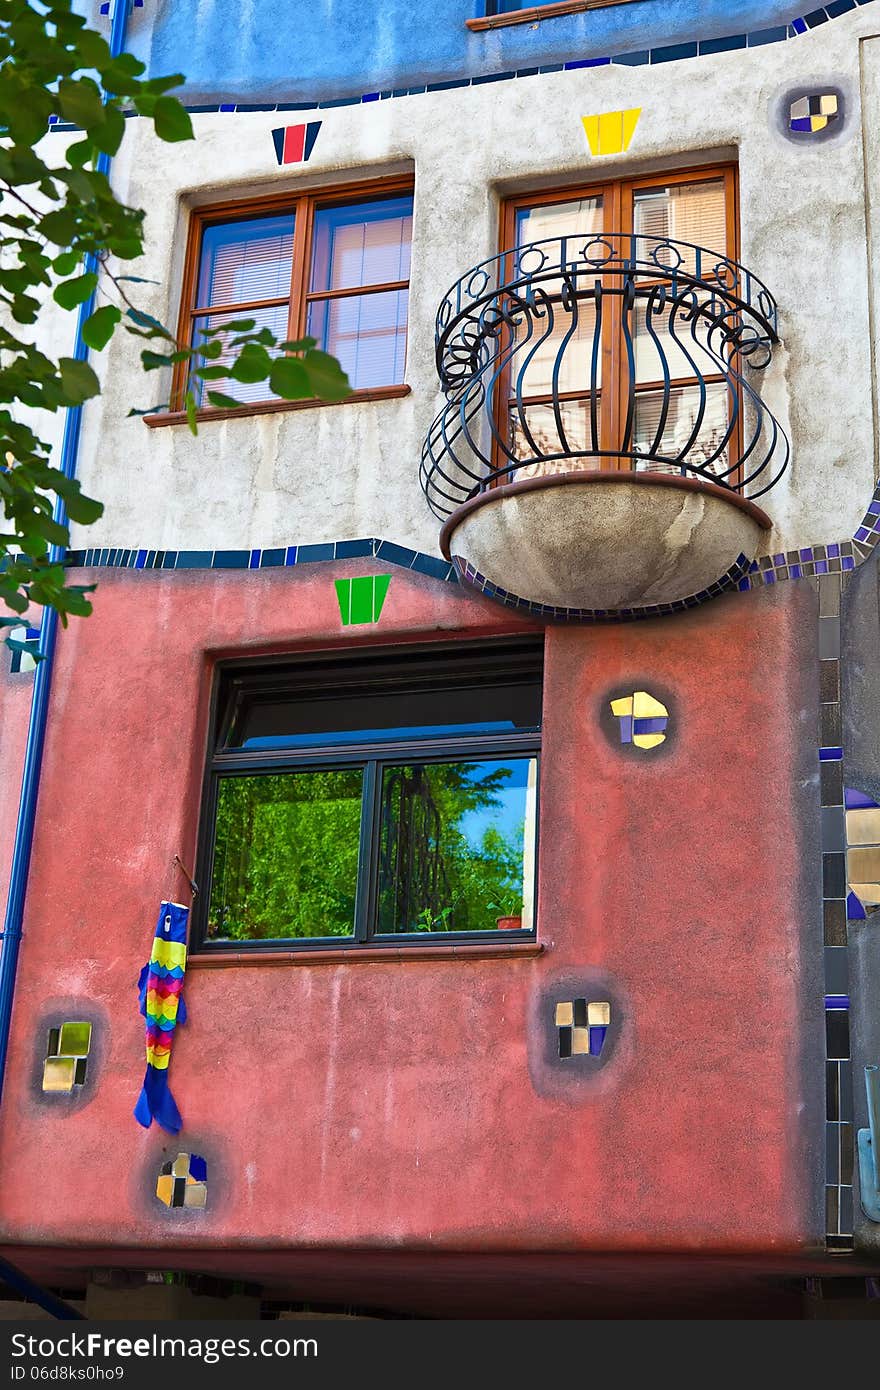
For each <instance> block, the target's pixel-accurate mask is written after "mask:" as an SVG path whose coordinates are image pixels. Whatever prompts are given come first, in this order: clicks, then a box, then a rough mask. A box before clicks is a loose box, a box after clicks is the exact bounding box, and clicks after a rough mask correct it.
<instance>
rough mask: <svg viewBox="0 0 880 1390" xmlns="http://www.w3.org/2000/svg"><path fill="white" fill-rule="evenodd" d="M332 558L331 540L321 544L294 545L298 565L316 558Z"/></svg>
mask: <svg viewBox="0 0 880 1390" xmlns="http://www.w3.org/2000/svg"><path fill="white" fill-rule="evenodd" d="M332 559H333V542H332V541H330V542H325V543H324V544H323V545H298V546H297V547H296V563H297V564H298V565H308V564H311V563H314V562H315V561H316V560H332Z"/></svg>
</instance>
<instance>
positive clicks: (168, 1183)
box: [156, 1173, 174, 1207]
mask: <svg viewBox="0 0 880 1390" xmlns="http://www.w3.org/2000/svg"><path fill="white" fill-rule="evenodd" d="M173 1192H174V1179H173V1178H172V1177H171V1175H170V1174H169V1173H163V1174H162V1176H161V1177H160V1178H159V1180H158V1182H157V1183H156V1196H157V1197H158V1198H159V1201H160V1202H164V1203H165V1205H166V1207H170V1206H171V1196H172V1193H173Z"/></svg>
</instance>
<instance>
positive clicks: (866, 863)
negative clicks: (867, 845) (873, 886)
mask: <svg viewBox="0 0 880 1390" xmlns="http://www.w3.org/2000/svg"><path fill="white" fill-rule="evenodd" d="M846 871H847V876H848V878H849V881H850V883H855V882H858V883H880V845H874V846H872V848H871V849H850V850H847V855H846Z"/></svg>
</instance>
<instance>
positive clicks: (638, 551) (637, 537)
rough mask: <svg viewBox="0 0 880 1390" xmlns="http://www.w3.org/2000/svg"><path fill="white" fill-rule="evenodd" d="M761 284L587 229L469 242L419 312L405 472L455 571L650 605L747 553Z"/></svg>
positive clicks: (537, 601) (574, 610)
mask: <svg viewBox="0 0 880 1390" xmlns="http://www.w3.org/2000/svg"><path fill="white" fill-rule="evenodd" d="M777 341H778V338H777V310H776V302H775V300H774V298H773V296H772V295H771V293H770V291H769V290H768V289H767V287H766V286H765V285H763V284H762V283H761V281H760V280H758V279H757V278H756V277H755V276H754V275H752V274H751V273H750V272H749V271H747V270H746V269H745V268H744V267H743V266H741V265H739V264H738V263H737V262H736V261H733V260H731V259H730V258H729V257H727V256H721V255H718V254H717V253H715V252H712V251H707V250H705V249H703V248H701V247H699V246H693V245H690V244H688V243H684V242H679V241H673V240H670V239H668V238H660V237H649V236H637V235H630V234H622V233H605V234H603V235H602V236H601V237H596V236H593V237H584V236H579V237H575V236H564V237H553V238H550V239H548V240H545V241H539V242H533V243H530V244H529V245H526V246H521V247H518V248H517V249H516V250H513V251H506V252H502V253H501V254H500V255H498V256H495V257H492V258H491V259H490V260H487V261H484V262H483V263H482V264H481V265H479V266H476V267H475V268H474V269H472V270H470V271H468V272H467V274H466V275H464V276H462V278H461V279H460V280H459V281H458V282H457V284H455V285H454V286H453V287H452V289H451V290H450V291H449V293H448V294H447V296H446V298H445V299H444V301H443V303H442V304H441V306H440V310H439V312H438V315H437V331H436V355H437V370H438V373H439V375H440V379H441V382H442V384H443V388H444V391H445V393H446V397H447V401H446V404H445V406H444V408H443V410H442V411H441V412H440V414H439V415H438V416H437V418H436V419H435V420H434V422H433V424H432V425H431V428H430V430H429V433H428V437H427V440H426V442H425V446H424V450H423V454H422V463H421V469H420V475H421V481H422V486H423V488H424V491H425V495H426V497H427V499H428V502H429V504H430V506H431V508H432V510H433V511H434V512H435V514H436V515H437V516H438V517H440V518H441V519H443V521H444V525H443V531H442V533H441V545H442V548H443V551H444V554H446V555H447V557H448V558H452V559H453V560H454V561H455V563H456V565H457V566H458V568H459V571H460V573H461V574H462V575H463V577H464V578H465V579H467V580H469V581H470V582H472V583H476V584H478V585H479V587H480V588H482V589H483V590H484V591H485V592H487V593H489V594H491V595H494V596H497V597H500V598H503V599H505V600H506V601H508V602H513V601H515V600H517V599H519V600H520V602H521V603H523V604H525V605H526V606H529V607H535V608H537V609H540V610H542V611H543V610H545V609H552V610H559V611H558V613H557V614H556V616H562V617H565V616H568V615H571V614H574V615H576V616H591V615H601V616H603V617H613V616H614V615H615V614H616V613H618V612H621V611H623V612H625V613H626V614H627V615H628V616H632V615H633V614H637V613H639V612H641V611H645V612H652V611H656V610H658V609H659V610H661V611H664V610H665V611H668V606H669V605H673V606H676V607H677V606H679V605H682V604H689V603H690V602H692V601H697V600H700V599H702V598H703V597H706V596H708V593H710V592H717V591H718V586H719V584H720V585H722V586H723V585H724V584H725V583H729V582H731V580H732V578H733V577H735V576H736V575H737V574H739V573H742V572H743V571H744V570H745V569H746V567H747V566H748V563H749V562H750V561H751V560H752V559H753V558H754V556H755V555H756V554H757V552H758V550H759V548H760V546H761V541H762V537H763V536H764V533H765V532H766V531H768V530H769V529H770V526H771V523H770V520H769V518H768V517H767V516H766V514H765V513H764V511H763V510H762V509H761V508H760V507H759V506H758V505H757V499H758V498H761V497H763V496H764V495H765V494H766V493H767V492H768V491H769V490H770V488H772V487H773V485H774V483H775V482H776V481H777V480H778V478H779V477H780V476H781V474H782V473H783V472H784V470H785V468H786V466H787V463H788V454H789V446H788V441H787V439H786V437H785V434H784V431H783V430H782V428H781V427H780V425H779V423H778V422H777V420H776V419H775V418H774V416H773V414H772V413H771V411H770V410H769V409H768V407H767V406H766V405H765V403H764V402H763V401H762V399H761V396H760V394H759V390H758V385H757V383H759V382H760V376H759V375H758V374H759V373H760V371H761V370H762V369H763V368H764V367H766V366H767V364H768V363H769V361H770V356H771V350H772V347H773V344H774V343H776V342H777Z"/></svg>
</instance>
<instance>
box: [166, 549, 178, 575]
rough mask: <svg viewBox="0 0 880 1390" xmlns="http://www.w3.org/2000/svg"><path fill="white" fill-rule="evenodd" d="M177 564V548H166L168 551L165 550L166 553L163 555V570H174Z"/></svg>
mask: <svg viewBox="0 0 880 1390" xmlns="http://www.w3.org/2000/svg"><path fill="white" fill-rule="evenodd" d="M176 564H177V551H176V550H166V551H165V554H164V555H163V557H162V568H163V570H173V569H174V567H175V565H176Z"/></svg>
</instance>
